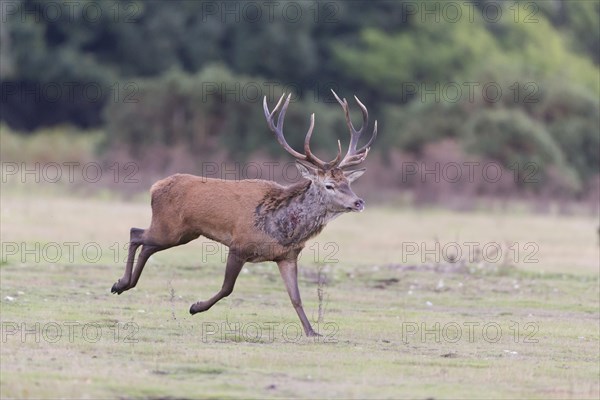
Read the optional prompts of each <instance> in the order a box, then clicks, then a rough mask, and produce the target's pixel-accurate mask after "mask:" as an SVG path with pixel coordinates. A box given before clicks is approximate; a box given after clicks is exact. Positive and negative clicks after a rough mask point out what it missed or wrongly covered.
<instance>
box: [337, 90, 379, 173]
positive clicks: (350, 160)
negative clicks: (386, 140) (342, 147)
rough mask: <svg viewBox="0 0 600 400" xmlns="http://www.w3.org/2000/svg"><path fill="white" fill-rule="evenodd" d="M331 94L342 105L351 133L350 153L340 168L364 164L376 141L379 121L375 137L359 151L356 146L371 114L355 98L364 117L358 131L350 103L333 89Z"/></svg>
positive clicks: (340, 164) (374, 131)
mask: <svg viewBox="0 0 600 400" xmlns="http://www.w3.org/2000/svg"><path fill="white" fill-rule="evenodd" d="M331 93H333V95H334V96H335V98H336V100H337V101H338V103H340V105H341V106H342V109H343V110H344V114H345V116H346V125H348V130H349V131H350V144H349V145H348V151H347V152H346V155H345V156H344V159H343V160H342V161H341V162H340V163H339V165H338V167H339V168H345V167H349V166H351V165H356V164H359V163H361V162H363V161H364V159H365V158H366V157H367V154H368V152H369V148H370V146H371V144H372V143H373V141H374V140H375V137H377V121H375V127H374V128H373V135H372V136H371V139H369V142H368V143H367V144H365V145H364V146H362V147H361V148H360V149H358V150H357V149H356V146H357V145H358V141H359V139H360V136H361V135H362V134H363V132H364V130H365V127H367V126H368V125H369V112H368V111H367V107H365V105H364V104H363V103H361V101H360V100H359V99H358V97H356V96H354V99H355V100H356V103H357V104H358V106H359V107H360V110H361V112H362V115H363V125H362V126H361V128H360V129H359V130H358V131H357V130H356V128H354V125H353V124H352V120H351V119H350V107H349V106H348V101H347V100H346V99H345V98H344V100H343V101H342V100H340V98H339V97H338V95H337V94H336V93H335V92H334V91H333V89H332V90H331Z"/></svg>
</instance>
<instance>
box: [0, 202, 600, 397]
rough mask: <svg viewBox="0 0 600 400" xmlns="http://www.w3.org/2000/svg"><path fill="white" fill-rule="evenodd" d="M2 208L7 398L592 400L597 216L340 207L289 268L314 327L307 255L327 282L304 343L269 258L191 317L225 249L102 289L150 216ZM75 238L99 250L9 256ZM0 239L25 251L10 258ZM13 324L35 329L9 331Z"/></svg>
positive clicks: (181, 255)
mask: <svg viewBox="0 0 600 400" xmlns="http://www.w3.org/2000/svg"><path fill="white" fill-rule="evenodd" d="M1 213H2V214H1V217H2V224H1V230H0V234H1V236H2V243H3V247H2V251H3V255H2V259H3V261H5V262H4V263H3V264H2V265H1V266H0V274H1V283H0V305H1V311H2V312H1V317H0V320H1V321H0V322H1V324H2V338H1V339H2V343H1V347H0V355H1V365H0V371H1V374H0V396H1V397H2V398H12V397H16V398H25V397H35V398H48V397H52V398H56V397H65V398H106V397H110V398H115V397H128V398H130V397H135V398H147V397H152V398H161V397H162V398H164V397H171V398H181V397H184V398H218V397H219V398H220V397H225V398H248V397H253V398H265V397H267V398H288V397H301V398H305V397H309V398H315V397H318V398H323V397H344V398H540V399H542V398H544V399H545V398H561V399H562V398H597V397H598V395H599V391H600V387H599V384H598V374H599V372H600V364H599V358H598V345H599V340H600V332H599V320H600V313H599V295H600V294H599V274H598V256H599V255H598V252H599V246H598V237H597V234H596V229H597V224H598V222H597V219H595V218H590V217H580V216H571V217H564V216H536V215H528V214H508V215H503V214H500V213H496V214H492V215H485V214H483V213H468V214H466V213H463V214H454V213H450V212H446V211H435V210H430V211H414V210H408V209H399V210H394V209H390V208H373V209H369V210H367V212H365V213H363V214H360V215H348V216H343V217H341V218H339V219H338V220H336V221H334V223H332V224H331V226H329V227H327V228H326V229H325V231H324V232H323V234H322V235H321V236H320V237H319V238H318V239H317V241H316V242H313V243H311V245H314V246H315V247H313V249H307V251H306V252H305V254H304V257H303V258H302V262H301V282H300V285H301V292H302V295H303V300H304V305H305V309H306V311H307V314H308V316H309V318H310V319H311V320H313V321H314V320H315V319H316V318H317V315H318V313H317V309H318V300H317V288H318V285H317V279H316V276H317V267H318V266H319V265H322V266H323V270H324V273H325V276H326V284H325V285H324V290H325V304H324V306H325V312H324V317H325V318H324V321H323V322H322V323H321V324H319V329H320V331H321V332H322V333H323V334H324V336H323V337H321V338H318V339H316V340H315V339H312V338H305V337H300V338H296V331H297V329H299V322H298V320H297V317H296V315H295V312H294V310H293V308H292V306H291V304H290V302H289V299H288V296H287V293H286V292H285V290H284V288H283V283H282V282H281V279H280V278H279V274H278V271H277V268H276V266H275V265H274V264H272V263H264V264H248V265H247V266H246V268H245V269H244V271H243V272H242V274H241V276H240V278H239V280H238V283H237V286H236V290H235V291H234V293H233V294H232V295H231V296H230V297H229V298H226V299H224V300H223V301H221V302H220V303H218V304H217V305H215V307H213V309H211V310H209V311H208V312H206V313H203V314H199V315H195V316H193V317H192V316H190V315H189V314H188V308H189V306H190V305H191V304H192V303H193V302H195V301H197V300H200V299H206V298H207V297H209V296H211V295H212V294H213V293H214V292H215V291H216V290H217V289H218V288H219V287H220V284H221V281H222V274H223V264H222V262H221V258H222V254H220V253H218V254H212V255H209V256H206V257H205V258H206V259H205V260H203V255H202V250H203V249H204V250H206V249H207V248H208V249H211V250H212V249H213V248H212V247H207V246H210V245H209V244H207V243H208V242H202V241H197V242H194V243H191V244H189V245H187V246H183V247H180V248H177V249H172V250H168V251H165V252H162V253H159V254H157V255H156V256H155V257H153V258H152V259H151V260H150V262H149V263H148V265H147V267H146V269H145V270H144V274H143V275H142V277H141V280H140V283H139V285H138V287H137V288H135V289H133V290H131V291H129V292H125V293H124V294H122V295H121V296H116V295H112V294H110V287H111V286H112V284H113V283H114V282H115V281H116V279H117V278H119V277H120V276H121V274H122V272H123V271H122V270H123V263H122V259H123V258H124V257H125V253H124V252H123V250H122V246H123V245H125V243H126V240H127V234H128V229H129V227H131V226H139V227H146V226H147V224H148V221H149V216H150V211H149V206H147V205H146V204H144V203H119V202H116V201H114V200H91V199H90V200H81V199H79V200H75V199H70V198H66V197H56V196H50V197H42V198H36V197H34V196H25V195H24V194H20V193H13V194H11V195H3V197H2V208H1ZM71 241H73V242H78V243H79V244H78V248H79V249H81V248H82V247H83V245H84V244H85V243H92V242H93V243H97V245H98V247H99V248H100V249H101V251H102V254H101V255H100V257H99V259H98V260H97V261H96V260H94V261H93V262H90V261H89V260H88V261H86V258H85V257H84V255H83V254H82V253H81V252H77V251H76V252H75V254H74V258H73V260H72V261H71V260H69V257H67V255H66V254H62V255H61V257H60V258H59V259H57V260H56V262H47V260H45V259H44V258H43V257H42V259H41V260H40V261H39V262H36V260H35V259H34V258H35V255H27V254H26V255H24V254H23V253H22V252H20V250H22V249H23V248H22V246H21V244H22V243H25V246H35V243H40V246H41V247H40V248H43V246H44V245H48V244H49V243H57V244H58V246H59V248H61V249H62V251H63V253H64V252H65V251H66V250H65V246H64V243H65V242H71ZM409 241H410V242H415V243H421V242H425V243H426V246H430V247H428V248H433V246H435V243H436V241H438V242H439V243H440V244H441V245H442V246H443V245H444V244H446V243H449V242H458V243H463V242H471V241H474V242H478V243H480V245H481V246H483V245H484V244H485V243H488V242H491V241H497V242H499V243H504V242H506V241H512V242H517V243H518V244H519V246H520V247H518V248H520V250H521V251H523V245H524V244H525V243H527V242H534V243H536V244H537V246H538V249H539V250H538V252H537V256H536V258H537V260H538V261H537V262H533V263H524V262H522V260H521V262H512V260H508V261H507V260H506V259H505V258H504V257H503V258H502V259H501V260H500V261H499V262H498V263H495V264H494V263H485V262H482V263H479V264H477V263H466V264H465V265H464V266H462V267H460V268H459V267H457V265H456V264H452V265H449V264H447V263H444V262H442V261H440V262H436V260H435V256H431V257H429V259H427V260H423V259H421V255H420V254H415V255H412V256H410V257H406V255H405V254H403V251H402V244H403V243H407V242H409ZM7 243H17V244H18V246H19V248H18V249H19V252H18V253H17V254H14V255H10V256H9V255H7V252H6V250H7V248H6V244H7ZM114 243H117V246H116V247H114V249H115V250H113V249H111V246H113V245H114ZM331 243H333V245H331ZM327 246H329V247H327ZM331 246H333V247H331ZM309 247H310V246H309ZM29 248H35V247H29ZM116 249H120V250H118V252H117V250H116ZM317 250H318V251H317ZM116 252H117V253H116ZM317 252H318V254H316V253H317ZM115 253H116V258H117V260H116V261H115ZM333 253H335V254H333ZM403 257H405V258H406V259H405V260H404V261H405V262H403V260H402V258H403ZM88 258H89V257H88ZM336 260H337V261H336ZM203 261H204V262H203ZM513 264H515V265H514V266H513ZM36 323H39V329H37V338H36V334H35V331H36V325H35V324H36ZM22 324H24V325H22ZM68 324H72V325H73V328H72V337H71V336H70V335H69V333H70V332H69V329H68V326H69V325H68ZM86 324H88V325H86ZM90 324H94V325H90ZM226 324H230V325H229V326H230V328H229V330H228V331H226V328H227V325H226ZM235 324H237V328H236V325H235ZM15 326H16V327H17V328H20V327H21V326H24V327H25V328H26V329H29V330H30V331H34V333H29V334H26V335H25V336H23V334H22V332H19V331H17V332H16V333H14V334H12V328H14V327H15ZM57 326H58V327H60V330H61V332H62V337H60V338H58V339H56V337H55V336H54V335H53V333H54V332H56V330H54V331H53V330H52V329H55V328H56V327H57ZM84 326H87V331H84ZM469 326H471V327H472V329H473V330H472V332H471V333H472V336H470V335H469V333H470V331H469ZM117 327H118V328H117ZM257 327H260V329H261V332H260V334H257V330H256V328H257ZM269 327H271V328H269ZM415 327H416V329H417V330H416V331H414V330H411V329H414V328H415ZM484 327H486V328H485V329H487V330H484ZM126 328H128V329H126ZM96 329H99V332H100V336H99V337H98V340H97V341H95V339H96V338H95V333H96ZM286 329H287V330H286ZM498 329H500V331H498ZM459 332H460V333H461V337H460V338H459V339H458V340H456V338H457V334H458V333H459ZM496 332H501V333H500V334H499V336H498V337H497V338H496V336H497V335H496ZM38 338H39V341H37V340H36V339H38ZM93 339H94V340H93Z"/></svg>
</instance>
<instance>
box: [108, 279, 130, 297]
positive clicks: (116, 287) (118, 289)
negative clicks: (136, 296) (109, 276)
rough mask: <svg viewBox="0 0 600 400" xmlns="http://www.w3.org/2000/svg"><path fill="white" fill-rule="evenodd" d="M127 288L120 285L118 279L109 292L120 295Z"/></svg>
mask: <svg viewBox="0 0 600 400" xmlns="http://www.w3.org/2000/svg"><path fill="white" fill-rule="evenodd" d="M127 286H128V285H125V284H122V283H121V280H120V279H119V280H118V281H117V283H115V284H114V285H113V286H112V288H111V289H110V291H111V293H113V294H114V293H116V294H121V293H123V292H124V291H125V290H127Z"/></svg>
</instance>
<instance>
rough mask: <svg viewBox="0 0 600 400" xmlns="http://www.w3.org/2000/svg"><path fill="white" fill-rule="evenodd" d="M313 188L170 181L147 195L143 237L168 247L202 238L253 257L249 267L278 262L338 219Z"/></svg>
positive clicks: (187, 178)
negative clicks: (147, 218)
mask: <svg viewBox="0 0 600 400" xmlns="http://www.w3.org/2000/svg"><path fill="white" fill-rule="evenodd" d="M311 186H313V185H312V182H311V181H310V180H302V181H300V182H298V183H297V184H295V185H291V186H288V187H284V186H281V185H279V184H277V183H275V182H272V181H264V180H258V179H248V180H241V181H228V180H220V179H210V178H204V177H198V176H193V175H187V174H176V175H172V176H170V177H168V178H165V179H163V180H160V181H158V182H156V183H155V184H154V185H153V186H152V188H151V190H150V192H151V197H152V223H151V225H150V228H149V229H148V230H146V231H145V232H144V234H143V235H142V237H143V239H144V241H146V242H148V243H152V244H155V245H157V246H160V247H164V246H168V247H172V246H174V245H180V244H185V243H187V242H189V241H191V240H194V239H196V238H198V237H199V236H204V237H207V238H209V239H212V240H214V241H216V242H219V243H221V244H224V245H225V246H228V247H230V248H233V249H235V250H236V251H238V252H240V253H243V254H245V255H247V256H249V257H251V259H249V260H248V261H251V262H262V261H277V260H279V259H282V258H285V257H286V255H287V254H289V253H290V252H295V251H298V250H302V248H304V245H305V243H306V241H307V240H308V239H310V238H311V237H313V236H315V235H316V234H318V233H319V232H320V231H321V230H322V228H323V227H324V226H325V224H326V223H327V222H329V221H330V220H331V219H332V218H334V217H335V216H337V215H340V213H339V212H338V213H335V212H333V211H328V210H327V208H326V204H325V203H324V201H323V199H322V198H321V197H320V196H319V192H318V191H317V190H315V189H314V187H311ZM242 194H243V195H242ZM175 204H182V205H184V206H183V207H173V205H175Z"/></svg>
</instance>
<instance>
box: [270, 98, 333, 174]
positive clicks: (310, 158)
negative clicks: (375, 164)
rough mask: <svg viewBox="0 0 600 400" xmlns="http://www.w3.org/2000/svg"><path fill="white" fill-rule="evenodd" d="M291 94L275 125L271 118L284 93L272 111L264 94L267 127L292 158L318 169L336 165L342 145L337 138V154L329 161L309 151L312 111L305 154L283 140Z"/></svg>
mask: <svg viewBox="0 0 600 400" xmlns="http://www.w3.org/2000/svg"><path fill="white" fill-rule="evenodd" d="M291 96H292V94H291V93H290V94H289V95H288V96H287V99H286V100H285V103H283V107H282V108H281V112H280V113H279V117H278V118H277V125H275V122H274V121H273V118H274V116H275V114H276V113H277V111H278V110H279V107H280V106H281V102H282V101H283V98H284V97H285V93H284V94H282V95H281V97H280V98H279V101H278V102H277V105H275V108H273V111H272V112H271V111H269V107H268V106H267V96H265V97H264V99H263V109H264V111H265V118H266V119H267V123H268V124H269V128H270V129H271V131H273V133H274V134H275V137H276V138H277V141H278V142H279V144H280V145H281V146H282V147H283V148H284V149H285V150H286V151H287V152H288V153H290V154H291V155H292V156H294V158H296V159H298V160H301V161H306V162H309V163H311V164H312V165H314V166H315V167H318V168H320V169H330V168H333V167H335V166H337V165H338V164H339V163H340V160H341V158H342V145H341V143H340V141H339V140H338V154H337V156H336V157H335V158H334V159H333V160H331V161H329V162H325V161H323V160H320V159H319V158H317V157H316V156H315V155H314V154H313V153H312V152H311V151H310V138H311V136H312V133H313V128H314V127H315V114H314V113H313V114H311V116H310V126H309V128H308V132H307V133H306V138H305V139H304V153H305V154H302V153H298V152H297V151H296V150H294V149H293V148H292V147H291V146H290V145H289V144H288V143H287V141H286V140H285V137H284V136H283V121H284V119H285V112H286V111H287V108H288V105H289V104H290V98H291Z"/></svg>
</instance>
